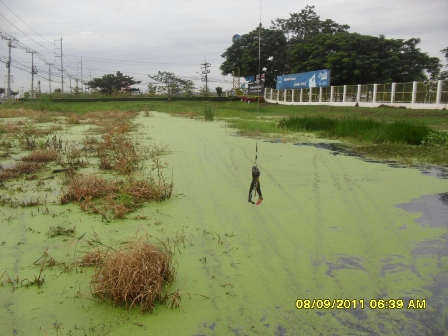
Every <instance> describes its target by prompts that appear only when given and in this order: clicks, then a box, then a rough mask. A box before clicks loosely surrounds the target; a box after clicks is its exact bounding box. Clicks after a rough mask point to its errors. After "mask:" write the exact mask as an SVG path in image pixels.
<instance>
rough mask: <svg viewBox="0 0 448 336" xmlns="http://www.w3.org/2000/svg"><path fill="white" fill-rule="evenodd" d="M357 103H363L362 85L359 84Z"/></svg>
mask: <svg viewBox="0 0 448 336" xmlns="http://www.w3.org/2000/svg"><path fill="white" fill-rule="evenodd" d="M356 102H357V103H360V102H361V84H358V91H357V92H356Z"/></svg>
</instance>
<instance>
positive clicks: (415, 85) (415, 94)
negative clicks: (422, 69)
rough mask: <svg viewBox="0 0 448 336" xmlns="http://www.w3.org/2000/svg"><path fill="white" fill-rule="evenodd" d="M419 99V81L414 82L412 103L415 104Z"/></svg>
mask: <svg viewBox="0 0 448 336" xmlns="http://www.w3.org/2000/svg"><path fill="white" fill-rule="evenodd" d="M416 101H417V82H412V100H411V104H415V102H416Z"/></svg>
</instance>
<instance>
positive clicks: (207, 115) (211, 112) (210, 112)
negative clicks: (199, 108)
mask: <svg viewBox="0 0 448 336" xmlns="http://www.w3.org/2000/svg"><path fill="white" fill-rule="evenodd" d="M214 118H215V109H214V108H213V106H212V105H210V103H206V104H205V105H204V119H205V120H206V121H213V119H214Z"/></svg>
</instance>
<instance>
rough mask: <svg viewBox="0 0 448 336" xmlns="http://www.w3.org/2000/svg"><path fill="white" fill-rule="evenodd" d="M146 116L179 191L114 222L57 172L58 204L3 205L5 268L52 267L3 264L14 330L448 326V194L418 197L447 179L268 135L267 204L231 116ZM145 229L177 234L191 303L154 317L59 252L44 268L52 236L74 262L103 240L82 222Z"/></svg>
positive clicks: (417, 330)
mask: <svg viewBox="0 0 448 336" xmlns="http://www.w3.org/2000/svg"><path fill="white" fill-rule="evenodd" d="M135 123H136V124H138V125H139V130H138V132H139V134H143V135H144V136H142V137H141V139H140V140H139V141H142V142H144V143H145V144H146V145H151V144H152V143H160V144H163V145H168V147H169V149H170V150H171V153H170V154H169V155H166V156H165V157H164V159H166V160H167V161H168V162H169V165H170V168H171V169H172V176H173V182H174V195H173V197H172V198H171V199H170V200H167V201H164V202H161V203H151V204H147V205H146V206H145V207H144V208H143V209H140V210H138V211H137V212H136V213H134V214H129V215H128V219H125V220H117V221H113V222H111V223H105V222H103V221H102V220H101V217H100V216H97V215H88V214H86V213H83V212H81V210H80V209H79V208H78V207H77V206H75V205H65V206H60V205H56V204H52V203H51V202H53V201H56V200H57V197H58V193H57V192H55V191H57V190H58V188H60V186H59V184H58V181H57V180H56V179H55V180H51V181H48V182H46V183H47V184H48V188H49V189H51V190H53V192H47V193H46V194H45V195H46V197H47V199H48V202H49V203H48V204H49V205H48V206H47V208H46V209H42V208H36V207H33V208H15V209H10V208H8V207H3V208H1V213H0V214H1V216H2V217H1V218H2V221H1V230H2V233H1V238H0V244H1V245H0V256H1V259H0V274H1V273H3V272H7V274H8V275H9V277H10V278H11V279H12V280H14V282H15V280H16V279H18V281H19V284H20V282H21V281H24V283H27V281H26V280H24V279H27V280H28V281H29V282H32V281H33V280H34V279H35V278H36V277H39V276H42V277H43V276H45V281H44V282H43V284H42V285H41V286H40V287H37V286H28V287H26V286H20V285H17V283H16V284H15V285H11V284H10V283H8V282H7V281H6V280H7V278H6V276H5V274H4V275H3V277H2V279H1V280H0V281H1V282H2V287H0V302H1V307H0V320H1V321H2V323H1V324H0V334H1V335H251V334H259V335H328V334H332V335H348V334H355V335H410V334H418V335H425V334H434V335H435V334H443V332H444V330H445V329H446V326H447V323H448V321H447V316H448V309H447V307H446V305H445V304H444V302H446V301H447V300H448V290H447V287H446V285H444V284H446V280H445V279H446V277H447V275H448V266H447V265H448V251H447V247H446V246H447V237H448V225H447V224H446V218H447V217H443V213H444V212H445V213H446V212H447V205H446V203H443V202H442V201H441V203H440V204H439V203H437V204H439V205H437V206H434V207H430V209H432V210H431V211H434V212H436V213H431V212H429V213H428V211H426V210H425V209H427V208H426V207H424V206H421V207H418V206H412V205H413V204H414V205H415V204H420V205H421V204H422V203H424V202H426V203H428V202H429V203H431V202H433V203H434V202H438V201H439V199H440V200H443V199H444V198H443V197H444V196H443V195H445V193H447V192H448V180H446V179H440V178H437V177H434V176H429V175H425V174H422V173H421V172H420V171H419V170H417V169H410V168H392V167H389V166H387V165H385V164H381V163H367V162H364V161H362V160H360V159H358V158H355V157H349V156H343V155H335V153H331V152H330V151H328V150H325V149H321V148H314V147H310V146H294V145H293V144H283V143H270V142H262V141H258V164H259V168H260V171H261V177H260V180H261V189H262V192H263V197H264V201H263V203H262V204H261V205H260V206H254V205H252V204H250V203H248V202H247V197H248V191H249V185H250V181H251V167H252V165H253V161H254V158H255V140H253V139H248V138H242V137H237V136H234V134H233V133H232V130H231V129H228V128H226V127H225V124H224V123H222V122H201V121H198V120H191V119H181V118H174V117H170V116H169V115H166V114H162V113H156V112H154V113H153V116H152V117H143V116H139V117H137V118H136V120H135ZM80 130H81V128H80ZM170 173H171V172H170ZM15 183H17V184H18V185H19V184H20V183H23V182H15ZM27 183H28V187H29V189H30V192H29V194H30V195H35V194H36V193H37V192H36V191H33V190H34V189H33V185H32V182H27ZM24 188H25V187H24ZM49 189H48V190H49ZM415 209H417V210H415ZM44 210H45V211H44ZM425 211H426V212H425ZM137 215H138V216H137ZM432 215H434V216H436V217H437V218H440V220H439V221H437V222H436V223H435V224H434V223H433V222H431V221H430V220H429V219H428V218H433V217H434V216H432ZM428 216H429V217H428ZM137 218H138V219H137ZM430 222H431V223H430ZM429 223H430V224H429ZM58 225H61V226H65V227H73V226H76V236H75V237H73V238H72V237H56V238H49V237H48V235H46V232H48V230H49V228H50V227H56V226H58ZM137 231H140V232H145V233H147V234H149V235H150V236H151V239H154V242H155V243H156V242H157V239H166V238H170V239H171V240H172V241H174V242H176V245H175V246H176V249H175V255H174V259H175V260H176V261H177V263H178V267H177V278H176V281H175V283H174V284H173V285H172V286H171V288H170V292H175V291H176V290H179V292H181V293H183V294H182V300H181V305H180V308H181V309H176V310H170V309H169V308H168V307H166V306H164V305H156V307H155V311H154V312H153V313H152V314H151V315H149V314H141V313H140V311H139V310H138V308H135V309H131V310H130V311H128V310H126V308H125V307H121V306H118V307H114V306H111V305H109V304H107V303H98V302H97V301H96V300H95V299H93V298H92V296H91V295H90V294H89V291H90V287H89V276H90V274H91V273H92V270H91V269H89V268H80V267H75V268H74V269H71V270H70V271H67V270H65V269H64V268H63V267H60V266H58V265H55V266H54V267H45V268H44V270H43V271H42V273H41V274H40V268H41V267H40V263H41V262H42V256H43V253H44V251H46V249H47V248H48V250H47V251H48V254H49V255H51V256H52V258H54V259H55V260H56V261H58V262H70V261H74V259H75V258H76V256H77V255H80V254H81V253H82V252H85V251H87V250H88V246H86V244H85V242H81V240H79V239H77V238H79V237H80V236H81V235H83V234H85V237H91V236H92V235H97V236H98V237H100V238H101V240H102V241H103V242H104V243H105V244H112V243H113V242H116V241H126V239H128V238H129V237H131V236H133V235H134V234H135V233H136V232H137Z"/></svg>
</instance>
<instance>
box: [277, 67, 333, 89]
mask: <svg viewBox="0 0 448 336" xmlns="http://www.w3.org/2000/svg"><path fill="white" fill-rule="evenodd" d="M327 86H330V70H328V69H324V70H318V71H309V72H302V73H298V74H292V75H284V76H278V77H277V86H276V89H277V90H284V89H308V88H314V87H327Z"/></svg>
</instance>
